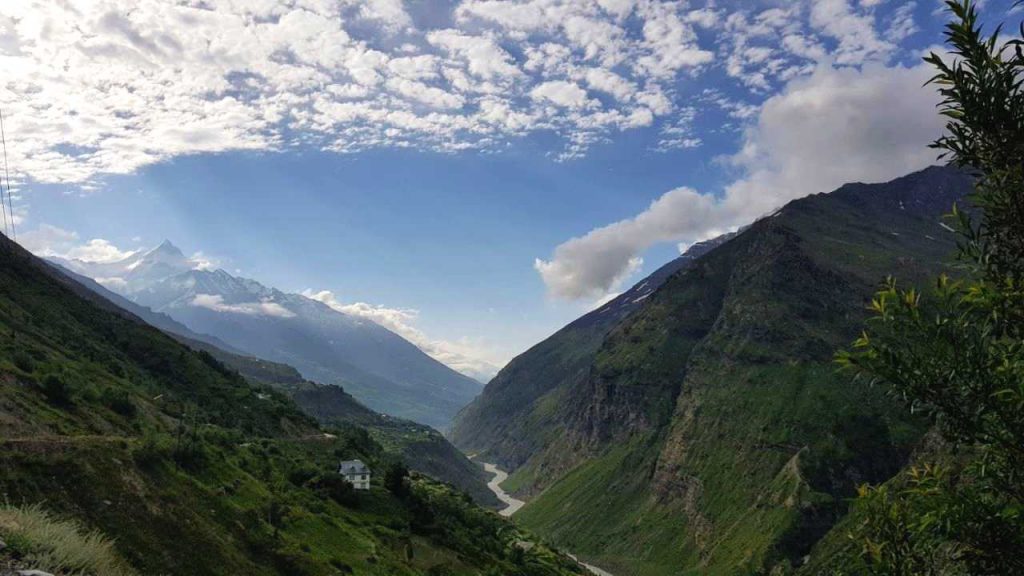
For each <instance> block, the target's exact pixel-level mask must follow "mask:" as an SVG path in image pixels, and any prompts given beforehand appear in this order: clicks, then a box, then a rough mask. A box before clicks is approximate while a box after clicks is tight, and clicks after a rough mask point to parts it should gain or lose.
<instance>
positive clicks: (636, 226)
mask: <svg viewBox="0 0 1024 576" xmlns="http://www.w3.org/2000/svg"><path fill="white" fill-rule="evenodd" d="M930 74H931V71H930V69H928V68H927V67H925V66H924V65H921V66H917V67H913V68H905V67H901V66H893V67H888V66H884V65H881V64H867V65H864V66H863V67H859V68H858V67H834V66H831V65H822V66H819V67H818V68H817V69H816V70H815V72H814V73H813V74H812V75H810V76H809V77H805V78H800V79H797V80H793V81H791V82H790V83H789V84H788V85H787V86H786V88H785V89H784V90H783V91H782V92H781V93H780V94H778V95H776V96H773V97H772V98H769V99H768V100H767V101H766V102H765V103H764V105H763V106H762V107H761V108H760V111H759V113H758V117H757V122H756V124H754V125H753V126H751V127H750V128H749V129H748V130H747V131H746V133H745V136H744V141H743V145H742V148H741V149H740V151H739V152H738V153H736V154H735V155H733V156H732V157H730V158H728V160H727V161H728V162H729V163H730V164H731V165H733V166H734V167H735V168H737V169H738V170H739V172H740V173H741V174H742V176H741V177H740V178H738V179H736V180H734V181H733V182H732V183H731V184H729V185H728V186H726V187H725V188H724V190H723V191H722V192H721V193H720V194H717V195H716V194H710V193H700V192H697V191H695V190H693V189H691V188H687V187H681V188H676V189H674V190H670V191H668V192H666V193H665V194H664V195H662V196H661V197H660V198H658V199H657V200H655V201H654V202H652V203H651V205H650V206H649V207H648V208H647V209H646V210H644V211H643V212H641V213H640V214H638V215H637V216H635V217H633V218H629V219H626V220H622V221H619V222H615V223H613V224H609V225H607V226H604V227H601V228H597V229H595V230H592V231H591V232H589V233H587V234H585V235H583V236H580V237H577V238H573V239H570V240H568V241H567V242H565V243H563V244H561V245H560V246H558V247H557V248H555V250H554V254H553V255H552V256H551V258H550V259H548V260H543V259H537V260H536V262H535V264H534V266H535V268H536V269H537V271H538V272H539V273H540V276H541V278H542V279H543V280H544V283H545V284H546V285H547V288H548V291H549V293H550V294H551V295H552V296H554V297H557V298H564V299H581V298H596V297H600V296H601V295H603V294H606V293H607V292H610V291H613V290H615V289H616V288H617V286H618V285H619V284H620V283H621V281H622V280H623V279H624V278H626V277H628V276H629V275H630V274H631V273H632V271H633V270H635V269H636V267H637V262H638V261H639V260H638V259H639V258H640V255H641V254H642V253H643V251H644V250H646V249H647V248H649V247H650V246H652V245H654V244H657V243H660V242H670V241H671V242H681V243H692V242H695V241H700V240H704V239H707V238H710V237H714V236H716V235H718V234H721V233H723V232H726V231H729V230H732V229H735V228H737V227H738V226H741V225H744V224H747V223H749V222H750V221H752V220H754V219H756V218H757V217H759V216H762V215H765V214H767V213H769V212H770V211H772V210H774V209H776V208H778V207H780V206H782V205H783V204H784V203H786V202H788V201H789V200H792V199H795V198H799V197H802V196H805V195H807V194H812V193H816V192H827V191H830V190H832V189H834V188H836V187H838V186H840V185H842V184H844V183H846V182H850V181H865V182H877V181H885V180H889V179H892V178H896V177H899V176H902V175H904V174H906V173H908V172H911V171H913V170H917V169H921V168H924V167H926V166H928V165H930V164H933V163H934V162H935V159H936V158H935V153H934V151H932V150H930V149H929V148H928V147H927V145H928V143H929V142H931V141H932V140H934V139H935V138H936V137H937V136H939V135H940V134H941V131H942V124H943V123H942V120H941V117H940V116H939V115H938V114H937V113H936V112H935V104H936V103H937V101H938V96H937V94H936V93H935V91H934V89H933V88H922V86H923V85H924V84H925V82H926V81H927V80H928V78H929V76H930Z"/></svg>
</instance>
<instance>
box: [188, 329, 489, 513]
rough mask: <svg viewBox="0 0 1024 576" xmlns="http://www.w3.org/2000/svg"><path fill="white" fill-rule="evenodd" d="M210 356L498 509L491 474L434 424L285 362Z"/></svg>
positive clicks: (326, 422)
mask: <svg viewBox="0 0 1024 576" xmlns="http://www.w3.org/2000/svg"><path fill="white" fill-rule="evenodd" d="M208 350H209V352H210V353H211V354H212V355H213V356H214V357H215V358H217V359H218V360H220V361H221V362H223V363H224V364H225V365H227V366H229V367H231V368H233V369H235V370H238V372H239V373H240V374H241V375H242V376H244V377H245V378H246V379H248V380H249V381H251V382H257V383H260V384H265V385H267V386H270V387H271V388H274V389H275V390H280V391H281V392H284V394H285V395H287V396H288V397H289V398H291V399H292V400H293V401H294V402H295V404H296V405H298V407H299V408H300V409H301V410H302V411H303V412H304V413H306V414H308V415H310V416H312V417H313V418H315V419H316V420H317V422H319V423H321V424H323V425H325V426H335V427H348V426H358V427H361V428H365V429H366V430H368V431H369V432H370V435H371V436H372V437H373V438H374V440H376V441H377V442H379V443H380V444H381V446H383V448H384V449H385V451H387V452H388V453H393V454H398V455H399V456H401V458H402V460H403V461H404V462H405V463H406V464H408V465H409V467H410V468H411V469H413V470H416V471H417V472H422V473H423V474H426V475H427V476H430V477H432V478H436V479H438V480H441V481H442V482H448V483H449V484H451V485H453V486H455V487H456V488H458V489H460V490H462V491H464V492H466V493H467V494H469V495H470V496H472V497H473V500H474V501H475V502H477V503H478V504H480V505H482V506H488V507H492V508H497V507H499V506H500V502H499V501H498V499H497V497H495V495H494V493H493V492H491V491H490V490H489V489H488V488H487V482H489V481H490V474H487V473H486V472H485V471H484V469H483V468H482V467H480V466H477V465H476V464H473V463H472V462H470V461H469V459H468V458H466V456H465V455H464V454H463V453H462V452H460V451H459V450H457V449H456V448H455V446H453V445H452V444H451V443H450V442H449V441H448V440H447V439H446V438H445V437H444V436H443V435H441V434H440V433H439V432H437V431H436V430H434V429H433V428H431V427H429V426H424V425H422V424H417V423H415V422H411V421H409V420H403V419H401V418H394V417H391V416H387V415H384V414H380V413H378V412H374V411H373V410H370V409H369V408H367V407H366V406H363V405H362V404H360V403H359V401H358V400H356V399H355V398H354V397H352V396H351V395H350V394H348V393H347V392H345V390H344V389H343V388H341V387H340V386H332V385H323V384H317V383H315V382H310V381H308V380H306V379H304V378H302V375H301V374H299V372H298V371H297V370H295V369H294V368H292V367H291V366H288V365H286V364H277V363H274V362H267V361H264V360H258V359H255V358H249V357H244V356H238V355H234V354H229V353H226V352H223V351H221V350H217V349H213V348H210V349H208Z"/></svg>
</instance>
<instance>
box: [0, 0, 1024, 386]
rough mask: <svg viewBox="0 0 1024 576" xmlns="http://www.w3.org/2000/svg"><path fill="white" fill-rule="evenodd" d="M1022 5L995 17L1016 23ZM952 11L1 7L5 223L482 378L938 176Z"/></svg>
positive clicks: (613, 5) (830, 1)
mask: <svg viewBox="0 0 1024 576" xmlns="http://www.w3.org/2000/svg"><path fill="white" fill-rule="evenodd" d="M1011 5H1012V2H1010V1H1009V0H1004V1H997V0H988V1H987V2H984V3H983V4H982V15H983V19H985V20H987V21H988V22H990V23H992V24H994V23H997V22H999V21H1003V20H1006V21H1007V22H1008V23H1009V24H1010V25H1012V26H1013V27H1014V29H1015V28H1016V26H1017V25H1018V24H1019V22H1020V19H1021V16H1022V13H1021V12H1020V10H1019V9H1013V8H1012V7H1011ZM945 18H946V15H945V14H944V13H943V11H942V3H941V2H939V1H938V0H917V1H916V2H901V1H897V0H785V1H773V0H742V1H739V0H736V1H727V0H703V1H693V2H688V1H674V2H662V1H656V0H573V1H568V2H566V1H558V0H523V1H510V0H462V1H442V0H408V1H405V2H403V1H401V0H287V1H286V0H279V1H271V0H47V1H29V0H5V1H4V2H2V3H0V70H2V71H3V72H2V74H0V110H2V112H3V115H4V130H5V137H6V144H7V152H8V157H7V160H8V165H9V174H10V181H11V183H12V186H13V202H12V204H13V209H14V219H13V223H14V227H15V230H14V232H13V233H15V234H16V235H17V238H18V240H19V241H20V242H22V244H23V245H25V246H26V247H27V248H29V249H31V250H33V251H34V252H36V253H37V254H40V255H44V256H65V257H77V258H81V259H86V260H95V261H111V260H116V259H118V258H122V257H124V256H126V255H128V254H130V253H132V252H133V251H136V250H141V249H146V248H148V247H152V246H155V245H157V244H159V243H160V242H161V241H163V240H164V239H169V240H171V241H172V242H173V243H174V244H176V245H177V246H179V247H181V248H182V249H183V250H185V251H186V253H188V254H189V255H192V256H193V258H194V260H195V261H196V263H197V266H204V267H220V268H224V269H225V270H227V271H229V272H231V273H232V274H236V275H241V276H245V277H249V278H253V279H256V280H258V281H260V282H262V283H264V284H267V285H269V286H273V287H276V288H279V289H282V290H285V291H290V292H298V293H303V294H306V295H308V296H310V297H314V298H317V299H320V300H322V301H324V302H327V303H329V304H331V305H332V306H334V307H335V308H337V309H339V310H343V311H345V312H348V313H352V314H358V315H361V316H365V317H369V318H372V319H374V320H376V321H378V322H380V323H382V324H384V325H385V326H387V327H389V328H392V329H394V330H395V331H397V332H399V333H400V334H402V335H403V336H406V337H407V338H409V339H410V340H412V341H413V342H415V343H416V344H418V345H420V346H421V347H422V348H423V349H424V350H426V351H427V352H428V353H430V354H432V355H434V356H435V357H438V358H439V359H442V360H443V361H445V362H447V363H449V364H450V365H452V366H453V367H455V368H457V369H459V370H462V371H464V372H466V373H468V374H470V375H473V376H476V377H478V378H481V379H486V378H488V377H489V376H491V375H493V373H494V372H495V371H496V370H497V369H498V368H500V367H501V366H502V365H503V364H504V363H506V362H507V361H508V360H509V359H511V358H512V357H513V356H515V355H517V354H519V353H521V352H523V351H524V350H526V349H527V348H528V347H530V346H531V345H533V344H535V343H537V342H539V341H540V340H542V339H543V338H544V337H546V336H548V335H550V334H551V333H553V332H554V331H555V330H557V329H558V328H559V327H561V326H562V325H564V324H566V323H567V322H569V321H571V320H572V319H574V318H575V317H577V316H579V315H580V314H582V313H584V312H586V311H587V310H589V309H592V308H593V307H594V306H596V305H597V304H598V303H600V302H603V301H606V300H607V299H608V298H610V297H612V296H614V295H615V294H617V293H619V292H621V291H622V290H624V289H625V288H626V287H628V286H629V285H630V284H631V283H633V282H636V281H637V280H639V279H640V278H642V277H643V276H644V275H646V274H647V273H650V272H652V271H653V270H655V269H656V268H658V267H659V266H660V265H661V264H663V263H665V262H666V261H668V260H670V259H672V258H673V257H675V256H677V255H678V254H679V252H680V251H681V250H685V248H686V247H687V246H689V245H690V244H692V243H694V242H697V241H700V240H704V239H707V238H711V237H714V236H716V235H718V234H721V233H723V232H726V231H729V230H733V229H735V228H736V227H738V226H741V225H744V224H747V223H749V222H751V221H753V220H754V219H756V218H758V217H760V216H763V215H766V214H769V213H771V212H772V211H773V210H775V209H777V208H779V207H780V206H782V205H783V204H784V203H785V202H787V201H789V200H792V199H794V198H798V197H801V196H804V195H807V194H812V193H817V192H825V191H829V190H832V189H834V188H836V187H838V186H839V185H841V184H843V183H845V182H849V181H864V182H875V181H885V180H888V179H892V178H895V177H898V176H901V175H903V174H906V173H909V172H911V171H914V170H917V169H921V168H924V167H926V166H928V165H930V164H933V163H935V154H934V151H932V150H929V149H928V148H927V144H928V143H929V142H930V141H932V140H933V139H934V138H936V137H937V136H938V135H940V134H941V131H942V122H941V120H940V118H939V116H938V115H937V114H936V112H935V109H934V107H935V105H936V103H937V101H938V97H937V95H936V93H935V90H934V88H932V87H925V86H924V85H925V83H926V81H927V80H928V78H929V77H930V75H931V71H930V69H929V68H928V67H927V65H924V64H922V63H921V57H922V55H924V54H927V53H928V52H929V51H931V50H936V51H940V52H941V50H942V47H941V43H942V35H941V32H942V25H943V23H944V21H945Z"/></svg>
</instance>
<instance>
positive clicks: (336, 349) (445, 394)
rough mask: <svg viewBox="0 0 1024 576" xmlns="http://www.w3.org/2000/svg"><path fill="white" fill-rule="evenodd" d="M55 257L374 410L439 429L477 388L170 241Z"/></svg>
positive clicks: (206, 334) (357, 322)
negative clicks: (106, 258)
mask: <svg viewBox="0 0 1024 576" xmlns="http://www.w3.org/2000/svg"><path fill="white" fill-rule="evenodd" d="M52 260H53V261H54V262H55V263H57V264H59V265H60V266H62V267H64V268H66V269H68V270H70V271H72V272H74V273H76V274H80V275H83V276H86V277H89V278H92V279H94V280H95V281H96V282H97V283H99V284H101V285H102V286H104V287H106V288H108V289H110V290H113V291H115V292H117V293H118V294H119V295H121V296H123V297H124V298H126V299H128V300H129V301H131V302H133V303H135V304H138V305H140V306H143V307H146V308H149V309H151V310H152V311H153V312H154V313H156V314H166V315H167V316H168V317H170V318H172V319H174V320H175V321H177V322H179V323H181V324H183V325H185V326H186V327H187V328H188V329H189V331H190V332H191V333H192V334H191V335H190V337H192V338H194V339H198V340H201V341H206V342H208V343H210V344H212V345H214V346H217V347H218V348H222V349H225V350H227V351H234V352H240V353H243V354H245V355H250V356H256V357H259V358H263V359H266V360H271V361H276V362H282V363H286V364H289V365H291V366H294V367H295V368H297V369H298V370H299V371H300V372H301V373H302V375H303V376H305V377H306V378H308V379H310V380H315V381H317V382H322V383H326V384H339V385H343V386H344V387H345V389H346V390H347V391H349V392H350V393H352V394H353V395H354V396H355V397H356V398H358V399H359V400H360V401H361V402H363V403H365V404H366V405H367V406H369V407H370V408H372V409H374V410H376V411H378V412H383V413H386V414H390V415H393V416H397V417H401V418H407V419H410V420H413V421H416V422H419V423H422V424H426V425H429V426H433V427H435V428H437V429H439V430H445V429H447V427H448V426H449V425H450V423H451V419H452V417H453V416H454V415H455V414H456V412H457V411H458V410H459V409H460V408H462V407H463V406H465V405H466V404H467V403H468V402H469V401H470V400H472V399H473V398H474V397H475V396H476V395H477V394H478V393H479V392H480V389H481V387H482V385H481V384H480V383H479V382H477V381H476V380H474V379H472V378H469V377H468V376H465V375H463V374H460V373H458V372H456V371H455V370H452V369H451V368H449V367H447V366H445V365H444V364H442V363H441V362H439V361H437V360H435V359H434V358H432V357H430V356H429V355H427V354H425V353H424V352H423V351H422V350H420V349H419V348H417V347H416V346H415V345H414V344H412V343H411V342H409V341H407V340H405V339H404V338H402V337H401V336H399V335H398V334H395V333H394V332H392V331H390V330H388V329H386V328H384V327H383V326H380V325H379V324H376V323H374V322H373V321H371V320H367V319H365V318H360V317H356V316H352V315H349V314H345V313H344V312H341V311H338V310H335V309H334V308H332V307H330V306H328V305H326V304H324V303H322V302H319V301H317V300H313V299H310V298H307V297H305V296H301V295H298V294H288V293H284V292H282V291H280V290H276V289H273V288H269V287H266V286H264V285H262V284H260V283H259V282H256V281H255V280H250V279H247V278H240V277H236V276H233V275H232V274H229V273H228V272H226V271H225V270H222V269H217V270H209V269H203V268H199V267H197V266H196V263H195V262H194V261H193V260H191V259H190V258H188V257H186V256H185V255H184V254H183V253H182V252H181V250H179V249H178V248H177V247H176V246H174V245H173V244H171V243H170V242H169V241H165V242H163V243H162V244H160V245H159V246H157V247H156V248H154V249H152V250H149V251H141V252H137V253H134V254H132V255H130V256H128V257H127V258H124V259H122V260H119V261H116V262H87V261H82V260H69V259H61V258H53V259H52Z"/></svg>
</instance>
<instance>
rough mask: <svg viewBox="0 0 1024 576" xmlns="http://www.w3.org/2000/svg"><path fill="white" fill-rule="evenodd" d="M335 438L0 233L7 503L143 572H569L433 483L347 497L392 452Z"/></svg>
mask: <svg viewBox="0 0 1024 576" xmlns="http://www.w3.org/2000/svg"><path fill="white" fill-rule="evenodd" d="M333 432H334V437H327V436H325V435H324V433H323V431H322V430H321V429H320V428H319V426H318V425H317V424H316V422H314V421H313V420H312V419H311V418H309V417H308V416H305V415H304V414H302V413H301V412H300V411H299V410H298V409H297V407H296V406H295V405H294V404H293V403H292V402H291V401H290V400H288V399H287V398H286V397H285V396H284V395H282V394H280V393H278V392H276V391H274V390H271V389H269V388H263V389H261V388H259V387H254V386H252V385H250V384H249V383H248V382H246V381H245V380H244V379H243V378H242V377H241V376H239V375H238V374H237V373H236V372H234V371H232V370H229V369H227V368H225V367H224V366H223V365H222V364H220V363H219V362H218V361H216V360H215V359H213V358H212V357H211V356H210V355H209V354H203V353H196V352H193V351H192V350H190V349H188V348H187V347H185V346H183V345H181V344H179V343H178V342H176V341H174V340H172V339H171V338H170V337H168V336H166V335H165V334H163V333H161V332H159V331H158V330H156V329H154V328H151V327H149V326H146V325H145V324H143V323H142V322H140V321H139V320H138V319H136V318H133V317H131V316H130V315H129V314H127V313H125V312H123V311H121V310H119V309H117V308H115V307H113V306H112V305H110V304H109V303H108V302H106V301H105V300H102V299H101V298H99V297H98V296H96V295H94V294H92V293H91V292H89V291H88V290H85V289H84V288H82V287H81V286H79V285H77V284H75V283H73V282H70V281H68V280H67V279H65V278H63V277H61V276H60V275H58V274H57V273H56V272H54V271H53V269H52V268H50V267H49V266H47V265H45V264H43V263H42V262H40V261H38V260H36V259H34V258H33V257H31V256H30V255H29V254H28V253H27V252H24V251H23V250H21V249H20V248H18V247H17V246H14V245H12V244H10V243H8V242H7V241H6V240H0V494H2V495H3V498H4V499H5V500H6V501H7V502H9V503H11V504H15V505H22V504H34V503H41V504H42V505H44V506H45V507H46V509H47V510H49V511H52V512H55V513H57V514H60V515H62V516H67V517H71V518H75V519H76V520H78V521H79V522H81V523H82V524H83V525H84V526H85V527H87V528H88V529H98V530H101V531H102V532H104V533H105V534H106V535H107V536H109V537H111V538H114V539H115V540H116V547H117V552H118V553H119V554H120V555H121V556H123V557H124V558H125V559H126V560H127V561H128V562H130V563H131V565H132V566H133V567H134V568H135V569H137V570H138V571H139V572H141V573H145V574H189V575H205V574H211V575H213V574H252V575H262V574H268V575H269V574H289V575H296V574H310V575H314V574H316V575H319V574H339V573H358V574H382V575H383V574H387V575H392V574H421V573H426V572H427V571H428V570H430V569H434V570H435V571H437V570H441V569H442V567H443V568H444V570H449V571H450V572H451V573H456V574H478V573H483V572H486V571H489V570H493V571H497V573H503V574H505V573H507V574H515V573H520V574H538V575H539V574H551V575H555V574H568V573H574V572H575V568H574V567H573V564H572V563H571V562H567V561H565V560H564V559H562V558H560V557H557V556H556V555H554V554H553V553H552V552H551V551H550V550H548V549H547V548H544V547H542V546H537V547H534V548H533V549H532V550H531V551H530V552H528V553H526V554H523V553H521V552H519V551H518V547H517V545H516V542H517V540H519V539H522V538H526V536H525V535H523V534H521V533H520V532H518V531H517V530H515V529H512V528H511V527H510V526H509V525H508V524H507V523H506V522H505V521H503V520H502V519H500V518H498V517H497V516H496V515H495V514H493V513H490V512H486V511H484V510H482V509H479V508H477V507H475V506H473V505H472V504H471V503H470V502H469V500H468V499H467V498H466V497H465V496H462V495H459V494H456V493H453V492H452V491H451V490H449V489H448V488H446V487H445V486H443V485H440V484H437V483H435V482H432V481H430V480H429V479H427V478H423V477H414V478H412V479H411V480H410V484H409V486H410V488H409V495H407V496H403V497H401V498H398V497H396V496H394V495H393V494H392V493H390V492H389V491H387V490H384V489H383V488H381V487H380V485H379V484H376V485H375V487H374V489H373V490H371V491H370V492H368V493H359V494H351V493H348V492H346V491H344V490H340V489H338V488H337V487H335V486H333V485H332V484H331V482H330V481H331V479H332V470H333V468H334V466H335V465H336V462H337V460H338V458H339V457H343V456H344V457H361V458H363V459H364V460H366V461H367V462H369V463H370V464H371V466H373V467H374V468H375V469H377V470H380V469H381V468H382V466H383V465H384V461H385V460H386V456H385V454H384V452H383V449H382V448H381V446H380V445H379V444H378V443H377V442H375V441H374V440H373V439H372V438H371V437H370V436H369V434H368V433H367V432H365V431H364V430H361V429H358V428H348V429H345V430H335V431H333ZM377 478H378V480H377V482H378V483H379V482H380V475H378V476H377ZM441 573H445V572H443V571H442V572H441Z"/></svg>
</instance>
